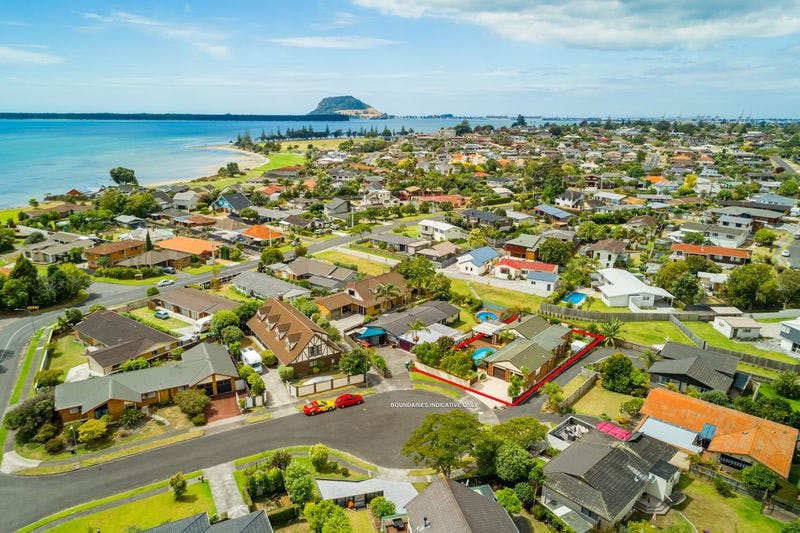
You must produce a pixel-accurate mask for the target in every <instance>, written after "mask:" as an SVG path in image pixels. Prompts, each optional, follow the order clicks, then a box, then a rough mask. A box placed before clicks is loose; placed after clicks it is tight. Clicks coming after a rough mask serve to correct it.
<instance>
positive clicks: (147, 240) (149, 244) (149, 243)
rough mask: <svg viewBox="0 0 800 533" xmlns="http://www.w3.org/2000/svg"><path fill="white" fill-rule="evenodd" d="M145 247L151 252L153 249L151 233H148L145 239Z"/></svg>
mask: <svg viewBox="0 0 800 533" xmlns="http://www.w3.org/2000/svg"><path fill="white" fill-rule="evenodd" d="M144 247H145V249H146V250H147V251H148V252H149V251H150V250H152V249H153V241H152V239H150V232H149V231H148V232H147V236H146V237H145V238H144Z"/></svg>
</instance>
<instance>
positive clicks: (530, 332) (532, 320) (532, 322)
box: [508, 315, 550, 339]
mask: <svg viewBox="0 0 800 533" xmlns="http://www.w3.org/2000/svg"><path fill="white" fill-rule="evenodd" d="M549 327H550V322H548V321H547V320H545V319H544V318H542V317H540V316H539V315H529V316H527V317H525V318H522V317H520V318H518V319H517V321H516V322H512V323H511V324H509V325H508V328H509V329H513V330H515V331H516V332H517V333H519V334H520V335H522V336H523V337H525V338H526V339H532V338H533V337H535V336H536V335H538V334H539V333H541V332H543V331H544V330H546V329H547V328H549Z"/></svg>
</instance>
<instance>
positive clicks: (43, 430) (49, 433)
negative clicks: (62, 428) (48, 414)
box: [31, 422, 58, 444]
mask: <svg viewBox="0 0 800 533" xmlns="http://www.w3.org/2000/svg"><path fill="white" fill-rule="evenodd" d="M56 435H58V428H57V427H56V426H55V425H54V424H50V423H49V422H48V423H46V424H42V427H40V428H39V431H37V432H36V435H35V436H34V437H33V439H31V440H33V442H37V443H39V444H44V443H46V442H47V441H49V440H50V439H52V438H53V437H55V436H56Z"/></svg>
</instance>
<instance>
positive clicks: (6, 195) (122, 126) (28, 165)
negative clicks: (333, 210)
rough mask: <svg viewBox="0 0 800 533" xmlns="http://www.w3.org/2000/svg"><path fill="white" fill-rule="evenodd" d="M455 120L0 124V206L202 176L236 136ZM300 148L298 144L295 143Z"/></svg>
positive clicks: (426, 127)
mask: <svg viewBox="0 0 800 533" xmlns="http://www.w3.org/2000/svg"><path fill="white" fill-rule="evenodd" d="M458 122H460V119H410V118H409V119H406V118H395V119H387V120H350V121H347V122H330V123H326V122H310V123H308V124H304V123H301V122H222V121H163V120H136V121H133V120H120V121H114V120H13V119H10V120H0V207H3V208H5V207H15V206H22V205H27V203H28V200H29V199H30V198H37V199H41V198H42V197H43V196H45V195H46V194H63V193H65V192H67V191H68V190H70V189H72V188H75V189H78V190H87V189H91V188H96V187H99V186H101V185H108V184H110V183H111V179H110V177H109V175H108V171H109V170H110V169H111V168H113V167H117V166H123V167H128V168H132V169H134V170H135V171H136V176H137V178H138V179H139V183H141V184H148V183H158V182H163V181H169V180H176V179H186V178H194V177H197V176H203V175H206V174H208V170H209V169H212V168H214V169H215V168H219V167H220V166H222V165H223V164H225V163H226V162H228V161H231V160H232V159H233V154H231V153H230V152H228V151H225V150H214V149H208V148H203V146H210V145H221V144H226V143H227V142H228V141H230V140H232V139H235V138H236V135H237V134H239V133H244V132H245V131H249V132H250V134H251V135H253V136H254V137H255V136H258V135H260V134H261V131H262V130H264V131H265V132H266V133H267V134H270V133H273V132H276V131H278V130H280V131H281V132H283V133H285V132H286V130H287V129H289V128H291V129H300V128H301V127H302V126H304V125H305V126H306V127H308V126H313V127H314V129H315V130H324V129H325V127H326V126H329V127H330V129H331V131H333V130H336V129H343V130H345V131H346V130H347V129H351V130H355V131H357V130H360V129H361V128H362V127H363V128H366V129H370V128H373V127H374V128H377V129H378V130H382V129H383V128H384V127H388V128H389V129H390V130H400V129H401V128H402V127H405V128H406V129H409V128H413V129H414V131H418V132H431V131H435V130H438V129H439V128H442V127H451V126H454V125H455V124H457V123H458ZM511 122H512V121H511V120H507V119H474V120H470V123H471V124H472V125H476V124H492V125H494V126H496V127H500V126H508V125H510V124H511ZM300 144H301V145H302V142H300Z"/></svg>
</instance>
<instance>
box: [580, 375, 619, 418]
mask: <svg viewBox="0 0 800 533" xmlns="http://www.w3.org/2000/svg"><path fill="white" fill-rule="evenodd" d="M632 398H633V396H630V395H628V394H620V393H618V392H611V391H610V390H606V389H604V388H603V386H602V385H601V384H600V383H599V382H598V383H597V385H595V386H594V387H592V388H591V389H589V392H587V393H586V395H585V396H584V397H583V398H581V399H580V400H578V402H577V403H576V404H575V405H574V406H573V408H574V409H575V412H576V413H578V414H580V415H589V416H596V417H600V416H601V415H603V414H605V415H608V416H609V417H611V419H612V420H613V419H615V418H617V417H618V416H620V412H619V406H620V405H622V404H623V403H625V402H627V401H628V400H630V399H632Z"/></svg>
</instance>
